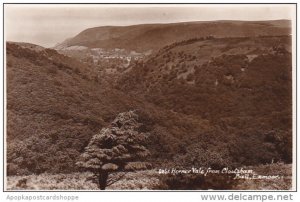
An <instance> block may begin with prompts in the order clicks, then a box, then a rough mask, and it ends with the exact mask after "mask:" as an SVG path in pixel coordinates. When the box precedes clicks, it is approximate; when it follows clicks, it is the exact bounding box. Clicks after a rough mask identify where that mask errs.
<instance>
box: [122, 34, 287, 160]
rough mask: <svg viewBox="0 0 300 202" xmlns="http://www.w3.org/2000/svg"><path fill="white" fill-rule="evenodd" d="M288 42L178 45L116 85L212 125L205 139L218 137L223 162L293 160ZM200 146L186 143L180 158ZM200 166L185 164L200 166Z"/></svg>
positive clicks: (216, 40) (259, 40)
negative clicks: (185, 150)
mask: <svg viewBox="0 0 300 202" xmlns="http://www.w3.org/2000/svg"><path fill="white" fill-rule="evenodd" d="M290 41H291V39H290V37H289V36H277V37H239V38H212V37H209V38H195V39H190V40H185V41H182V42H176V43H174V44H172V45H169V46H166V47H165V48H162V49H161V50H160V51H159V52H158V53H157V54H156V55H152V57H149V58H148V59H147V60H145V61H142V62H138V63H137V64H135V65H133V66H132V67H131V71H129V72H128V73H127V74H124V75H123V78H121V79H120V81H119V84H121V83H122V86H121V85H119V84H118V85H117V87H118V88H123V90H125V91H131V93H132V94H143V95H144V97H145V99H146V100H147V101H148V102H151V103H154V104H155V105H157V106H160V107H162V108H165V109H169V110H171V111H173V112H174V113H175V114H176V113H180V114H185V115H190V116H194V117H197V118H199V119H205V120H207V121H208V122H209V123H210V124H212V125H214V126H215V128H217V129H218V130H214V133H217V134H215V135H210V136H211V138H212V139H214V140H212V141H216V140H219V139H220V138H222V139H223V140H224V144H225V145H226V146H225V145H223V146H222V143H221V144H219V143H217V144H219V145H218V147H217V148H218V149H220V150H221V148H222V147H223V153H222V155H223V157H222V160H223V161H224V162H223V163H224V164H231V165H232V163H237V164H242V165H253V164H257V163H270V162H272V161H273V160H274V161H285V162H291V160H292V159H291V156H292V149H291V148H292V131H291V128H292V64H291V61H292V60H291V53H290V52H289V51H290V46H291V42H290ZM216 131H218V132H216ZM201 138H202V139H201ZM201 138H199V139H198V141H199V142H201V141H203V140H204V139H203V137H201ZM204 141H206V140H204ZM200 144H201V143H195V144H194V145H189V146H188V148H187V153H186V154H185V155H183V156H184V157H183V158H188V156H191V155H193V153H195V151H199V152H205V151H207V150H205V149H209V148H207V147H205V148H203V147H202V146H199V145H200ZM213 144H214V143H213ZM227 146H228V147H229V150H228V151H227V150H226V149H224V148H227ZM210 149H212V148H210ZM218 149H217V151H216V152H217V153H218ZM212 151H213V152H215V151H214V149H212ZM207 153H210V152H207ZM207 155H208V157H207V158H210V160H209V162H208V165H209V164H210V165H211V164H213V163H212V162H213V158H214V157H215V156H214V155H212V156H211V157H210V155H209V154H207ZM222 155H221V156H222ZM224 156H226V157H224ZM272 159H273V160H272ZM198 160H199V162H198ZM198 160H196V161H194V162H192V161H189V163H190V164H197V163H196V162H198V164H199V165H203V163H204V162H205V160H203V159H202V160H200V159H198ZM178 162H183V160H178ZM229 162H230V163H229ZM189 163H187V164H189ZM215 163H217V164H220V159H218V158H217V160H216V161H215Z"/></svg>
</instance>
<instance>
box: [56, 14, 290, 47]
mask: <svg viewBox="0 0 300 202" xmlns="http://www.w3.org/2000/svg"><path fill="white" fill-rule="evenodd" d="M290 30H291V22H290V21H289V20H275V21H204V22H203V21H201V22H182V23H170V24H142V25H132V26H104V27H95V28H89V29H86V30H84V31H82V32H81V33H79V34H78V35H76V36H75V37H73V38H69V39H67V40H65V41H64V42H62V43H60V44H58V45H56V46H55V47H54V48H55V49H58V50H60V49H63V48H66V47H70V46H84V47H88V48H103V49H115V48H119V49H125V50H128V51H137V52H146V51H149V50H152V51H155V50H157V49H159V48H161V47H163V46H165V45H168V44H171V43H174V42H176V41H182V40H186V39H190V38H195V37H206V36H214V37H244V36H260V35H263V36H270V35H271V36H274V35H289V34H290Z"/></svg>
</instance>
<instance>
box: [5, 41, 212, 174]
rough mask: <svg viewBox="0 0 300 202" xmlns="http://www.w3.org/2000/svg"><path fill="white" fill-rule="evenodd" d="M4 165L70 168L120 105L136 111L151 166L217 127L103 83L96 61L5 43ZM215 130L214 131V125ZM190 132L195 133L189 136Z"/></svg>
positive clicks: (26, 170) (23, 170) (31, 169)
mask: <svg viewBox="0 0 300 202" xmlns="http://www.w3.org/2000/svg"><path fill="white" fill-rule="evenodd" d="M6 47H7V51H6V53H7V57H6V58H7V65H6V73H7V74H6V76H7V79H6V80H7V91H6V92H7V106H6V109H7V110H6V115H7V128H6V131H7V136H6V141H7V163H8V164H7V172H8V175H22V174H23V175H24V174H25V175H26V174H32V173H36V174H39V173H43V172H48V173H69V172H73V171H78V167H76V165H75V162H76V161H77V159H78V157H79V156H80V153H81V152H82V151H83V149H84V147H86V146H87V144H88V142H89V140H90V138H91V137H92V136H93V135H95V134H96V133H97V132H99V131H100V129H101V128H102V127H105V126H107V124H108V123H109V122H111V121H112V120H113V118H114V117H115V116H116V115H117V114H118V113H120V112H125V111H129V110H133V109H135V110H137V113H138V114H139V119H140V122H141V123H143V124H144V127H143V128H141V130H142V131H144V132H150V133H151V137H150V140H149V143H148V144H149V149H150V150H151V153H152V157H151V159H150V160H151V161H152V162H153V165H156V164H159V163H162V162H165V161H169V162H170V163H172V157H173V156H176V155H177V151H181V150H182V148H184V147H185V146H186V145H188V144H189V143H190V142H191V141H193V139H194V138H196V137H197V136H200V135H206V134H205V132H209V131H213V130H214V128H213V127H211V126H210V125H209V123H207V121H206V120H201V119H194V118H193V117H192V116H185V115H184V114H182V115H178V114H174V113H172V112H171V111H169V110H166V109H163V108H160V107H156V106H155V105H153V104H151V103H147V102H146V101H145V100H143V99H140V98H139V96H135V97H132V96H130V95H128V94H127V93H126V92H121V91H119V90H116V89H114V88H112V87H111V86H110V85H109V83H106V82H102V80H101V78H99V77H98V75H97V72H95V71H93V67H90V66H87V65H86V64H82V63H80V62H78V61H76V60H74V59H72V58H69V57H66V56H63V55H60V54H58V53H57V52H56V51H55V50H52V49H45V48H42V47H39V46H36V45H34V44H23V43H21V44H20V43H7V45H6ZM210 133H212V132H210ZM185 134H195V135H190V136H185Z"/></svg>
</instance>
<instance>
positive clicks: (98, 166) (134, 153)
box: [76, 111, 151, 190]
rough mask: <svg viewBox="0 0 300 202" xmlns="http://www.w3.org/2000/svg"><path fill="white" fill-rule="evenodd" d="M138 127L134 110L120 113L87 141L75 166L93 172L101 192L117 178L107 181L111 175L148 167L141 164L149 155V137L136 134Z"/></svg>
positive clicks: (148, 165) (145, 164)
mask: <svg viewBox="0 0 300 202" xmlns="http://www.w3.org/2000/svg"><path fill="white" fill-rule="evenodd" d="M141 126H142V124H140V123H139V122H138V115H137V114H136V113H135V112H134V111H129V112H124V113H120V114H119V115H118V116H117V117H116V118H115V120H114V121H113V122H112V123H111V124H110V126H109V127H108V128H103V129H102V130H101V131H100V133H99V134H96V135H94V136H93V137H92V139H91V140H90V142H89V144H88V146H87V147H86V148H85V151H84V153H83V154H82V155H81V156H80V159H79V161H78V162H77V163H76V164H77V165H78V166H79V167H81V168H83V169H85V170H88V171H91V172H93V173H94V175H95V177H96V178H97V181H98V182H97V183H98V187H99V188H100V189H101V190H104V189H105V188H106V187H107V186H108V185H110V184H112V183H114V182H116V181H118V180H119V179H120V177H119V178H118V179H114V180H113V179H111V180H109V174H110V173H112V172H125V173H126V172H129V171H136V170H144V169H148V168H150V167H151V164H150V163H149V162H144V161H143V160H145V157H147V156H149V155H150V152H149V150H148V149H147V148H146V147H145V143H146V140H147V138H148V136H149V134H148V133H143V132H139V129H140V127H141Z"/></svg>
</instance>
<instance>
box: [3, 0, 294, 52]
mask: <svg viewBox="0 0 300 202" xmlns="http://www.w3.org/2000/svg"><path fill="white" fill-rule="evenodd" d="M294 10H295V5H232V4H231V5H179V6H176V5H99V4H98V5H45V4H44V5H29V4H27V5H25V4H23V5H22V4H19V5H16V4H15V5H12V4H6V5H4V23H5V37H6V40H7V41H19V42H20V41H22V42H30V43H34V44H38V45H42V46H45V47H52V46H54V45H55V44H56V43H58V42H62V41H63V40H65V39H66V38H69V37H73V36H75V35H77V34H78V33H79V32H81V31H83V30H84V29H87V28H91V27H98V26H105V25H121V26H122V25H123V26H124V25H133V24H145V23H170V22H186V21H212V20H277V19H292V17H293V12H294Z"/></svg>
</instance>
